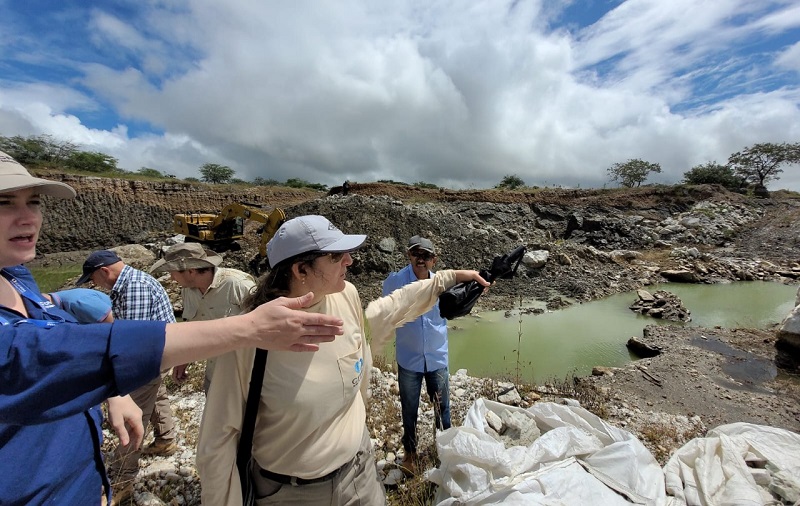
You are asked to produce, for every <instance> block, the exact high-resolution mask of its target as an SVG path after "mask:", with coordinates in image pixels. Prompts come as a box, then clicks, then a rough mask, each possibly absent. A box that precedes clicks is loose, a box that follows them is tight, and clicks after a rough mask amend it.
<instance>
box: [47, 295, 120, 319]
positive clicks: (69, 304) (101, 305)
mask: <svg viewBox="0 0 800 506" xmlns="http://www.w3.org/2000/svg"><path fill="white" fill-rule="evenodd" d="M50 297H51V298H52V299H53V304H55V305H56V306H58V307H60V308H61V309H63V310H64V311H66V312H68V313H70V314H71V315H72V316H74V317H75V319H76V320H78V322H80V323H97V322H101V321H103V320H105V319H106V318H107V317H108V313H110V312H111V297H109V296H108V295H106V294H104V293H103V292H101V291H98V290H90V289H88V288H72V289H70V290H61V291H60V292H53V293H51V294H50Z"/></svg>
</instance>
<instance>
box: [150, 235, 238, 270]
mask: <svg viewBox="0 0 800 506" xmlns="http://www.w3.org/2000/svg"><path fill="white" fill-rule="evenodd" d="M221 263H222V257H221V256H219V255H218V254H217V253H216V252H214V251H212V250H210V249H206V248H204V247H203V246H202V245H201V244H199V243H196V242H186V243H181V244H175V245H174V246H170V248H169V249H168V250H167V251H166V252H165V253H164V258H162V259H160V260H158V261H157V262H156V263H154V264H153V266H152V267H150V272H163V271H186V270H189V269H203V268H206V267H218V266H219V264H221Z"/></svg>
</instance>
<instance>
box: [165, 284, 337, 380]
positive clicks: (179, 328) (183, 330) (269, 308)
mask: <svg viewBox="0 0 800 506" xmlns="http://www.w3.org/2000/svg"><path fill="white" fill-rule="evenodd" d="M313 298H314V294H313V293H312V292H309V293H307V294H306V295H304V296H302V297H296V298H288V297H281V298H279V299H275V300H273V301H270V302H268V303H266V304H263V305H261V306H259V307H257V308H256V309H254V310H253V311H251V312H249V313H245V314H242V315H238V316H231V317H228V318H221V319H219V320H208V321H198V322H181V323H173V324H168V325H167V330H166V342H165V345H164V354H163V355H162V357H161V369H162V370H163V369H168V368H170V367H173V366H176V365H181V364H186V363H188V362H194V361H195V360H202V359H205V358H209V357H214V356H217V355H221V354H222V353H225V352H227V351H231V350H236V349H240V348H265V349H269V350H281V351H317V350H318V349H319V343H324V342H329V341H333V340H334V339H335V338H336V336H337V335H341V334H342V332H343V330H342V325H343V322H342V319H341V318H339V317H338V316H329V315H324V314H319V313H307V312H305V311H300V309H302V308H304V307H307V306H309V305H310V304H311V301H312V300H313Z"/></svg>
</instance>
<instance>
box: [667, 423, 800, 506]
mask: <svg viewBox="0 0 800 506" xmlns="http://www.w3.org/2000/svg"><path fill="white" fill-rule="evenodd" d="M664 477H665V481H666V486H667V492H668V493H669V495H670V496H672V497H671V504H674V505H681V506H682V505H689V506H695V505H716V504H720V505H721V504H737V505H758V506H761V505H773V504H783V503H782V502H780V501H776V500H775V499H774V498H773V494H775V495H777V496H778V497H781V498H782V499H783V501H784V502H785V503H788V504H797V503H799V502H800V434H796V433H794V432H790V431H788V430H784V429H778V428H776V427H769V426H764V425H754V424H749V423H732V424H729V425H721V426H719V427H717V428H715V429H712V430H710V431H708V434H706V437H704V438H695V439H693V440H691V441H689V442H687V443H686V444H685V445H683V446H682V447H681V448H679V449H678V451H676V452H675V453H674V454H673V455H672V457H670V459H669V461H668V462H667V464H666V465H665V466H664ZM770 492H772V493H770Z"/></svg>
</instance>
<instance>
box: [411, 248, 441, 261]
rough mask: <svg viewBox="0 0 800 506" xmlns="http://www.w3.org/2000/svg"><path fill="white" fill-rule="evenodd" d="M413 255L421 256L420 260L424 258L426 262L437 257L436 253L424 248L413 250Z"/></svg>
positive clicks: (415, 256)
mask: <svg viewBox="0 0 800 506" xmlns="http://www.w3.org/2000/svg"><path fill="white" fill-rule="evenodd" d="M411 256H413V257H414V258H419V259H420V260H424V261H426V262H427V261H429V260H433V259H434V258H435V257H436V255H434V254H433V253H430V252H428V251H423V250H411Z"/></svg>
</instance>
